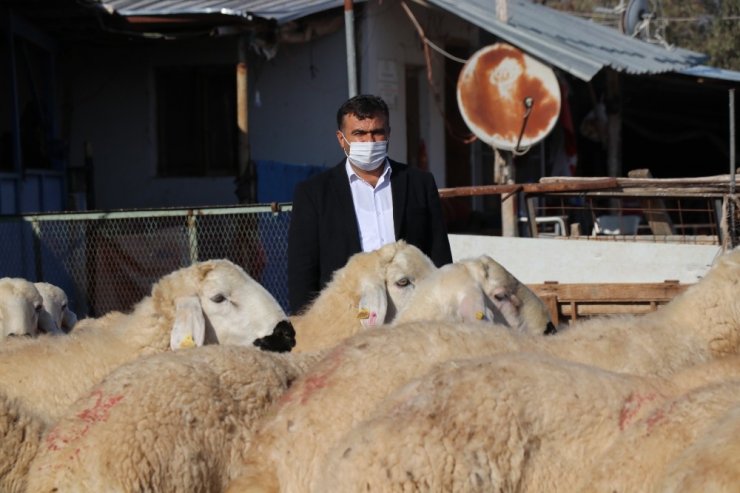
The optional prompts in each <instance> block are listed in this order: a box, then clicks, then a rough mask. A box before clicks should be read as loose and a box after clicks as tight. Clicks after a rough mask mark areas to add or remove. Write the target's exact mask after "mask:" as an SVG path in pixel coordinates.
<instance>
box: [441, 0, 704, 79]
mask: <svg viewBox="0 0 740 493" xmlns="http://www.w3.org/2000/svg"><path fill="white" fill-rule="evenodd" d="M428 1H429V2H430V3H432V4H434V5H436V6H438V7H441V8H443V9H445V10H447V11H449V12H452V13H454V14H456V15H458V16H459V17H461V18H463V19H465V20H466V21H468V22H470V23H472V24H475V25H476V26H478V27H480V28H482V29H485V30H486V31H488V32H490V33H492V34H494V35H496V36H498V37H499V38H501V39H503V40H505V41H506V42H508V43H510V44H512V45H514V46H516V47H518V48H520V49H521V50H523V51H525V52H527V53H528V54H530V55H532V56H535V57H537V58H539V59H540V60H542V61H544V62H545V63H548V64H551V65H554V66H556V67H558V68H560V69H562V70H565V71H566V72H569V73H570V74H572V75H574V76H576V77H578V78H579V79H582V80H584V81H589V80H591V78H593V76H594V75H596V74H597V73H598V72H599V71H600V70H601V69H602V68H604V67H611V68H612V69H614V70H616V71H618V72H626V73H629V74H656V73H662V72H676V71H681V70H683V69H686V68H689V67H692V66H694V65H697V64H699V63H701V62H703V61H705V60H706V58H707V57H706V56H705V55H703V54H701V53H696V52H693V51H688V50H683V49H680V48H673V49H667V48H664V47H663V46H661V45H659V44H654V43H648V42H646V41H641V40H639V39H635V38H632V37H630V36H627V35H625V34H622V33H620V32H619V31H617V30H616V29H612V28H610V27H607V26H603V25H600V24H597V23H595V22H592V21H589V20H586V19H581V18H579V17H575V16H572V15H568V14H565V13H563V12H559V11H557V10H554V9H551V8H548V7H545V6H543V5H540V4H535V3H532V2H531V1H528V0H509V1H508V7H507V11H508V22H506V23H503V22H501V21H499V20H498V19H497V17H496V10H495V5H496V3H495V0H465V1H459V0H428Z"/></svg>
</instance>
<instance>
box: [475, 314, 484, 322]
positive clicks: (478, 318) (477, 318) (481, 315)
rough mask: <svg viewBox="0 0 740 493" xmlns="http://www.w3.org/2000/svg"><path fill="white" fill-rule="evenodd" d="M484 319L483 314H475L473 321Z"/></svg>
mask: <svg viewBox="0 0 740 493" xmlns="http://www.w3.org/2000/svg"><path fill="white" fill-rule="evenodd" d="M484 318H486V314H485V313H483V312H475V319H476V320H483V319H484Z"/></svg>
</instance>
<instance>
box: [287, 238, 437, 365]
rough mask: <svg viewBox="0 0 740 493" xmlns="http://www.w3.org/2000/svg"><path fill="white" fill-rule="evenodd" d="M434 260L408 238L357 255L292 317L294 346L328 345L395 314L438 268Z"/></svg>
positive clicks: (298, 348) (300, 349)
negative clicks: (310, 301) (314, 297)
mask: <svg viewBox="0 0 740 493" xmlns="http://www.w3.org/2000/svg"><path fill="white" fill-rule="evenodd" d="M435 269H436V268H435V266H434V264H433V263H432V261H431V260H430V259H429V257H427V256H426V255H425V254H424V253H423V252H422V251H421V250H419V249H418V248H417V247H415V246H413V245H410V244H408V243H406V242H405V241H403V240H399V241H396V242H395V243H389V244H388V245H385V246H383V247H381V248H379V249H377V250H374V251H372V252H360V253H356V254H354V255H352V256H351V257H350V258H349V260H348V261H347V263H346V264H345V265H344V267H342V268H340V269H338V270H337V271H336V272H334V275H333V276H332V279H331V280H330V281H329V283H328V284H327V285H326V286H325V287H324V288H323V289H322V290H321V292H320V293H319V295H318V297H317V298H316V299H315V300H314V301H313V302H312V303H311V304H310V305H309V306H308V307H307V308H306V309H305V310H304V311H303V312H302V313H300V314H297V315H293V316H291V318H290V320H291V322H292V324H293V327H294V328H295V332H296V345H295V348H293V351H295V352H305V351H314V350H316V349H319V348H325V347H329V346H331V345H333V344H335V343H336V342H337V341H340V340H342V339H344V338H345V337H348V336H350V335H352V334H354V333H357V332H359V331H360V330H362V329H364V328H368V327H375V326H378V325H382V324H384V323H386V322H389V321H390V320H392V319H393V318H394V317H395V316H396V313H397V311H398V310H399V309H401V308H402V307H403V306H405V303H406V302H407V300H408V296H409V294H410V293H411V292H413V290H414V287H415V286H416V284H417V282H418V281H420V280H421V279H423V278H424V277H426V276H428V275H429V274H431V273H432V272H433V271H434V270H435Z"/></svg>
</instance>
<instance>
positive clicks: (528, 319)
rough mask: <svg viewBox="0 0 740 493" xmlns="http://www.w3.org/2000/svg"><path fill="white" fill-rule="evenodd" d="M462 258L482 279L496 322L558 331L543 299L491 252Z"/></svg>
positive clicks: (527, 329)
mask: <svg viewBox="0 0 740 493" xmlns="http://www.w3.org/2000/svg"><path fill="white" fill-rule="evenodd" d="M461 262H462V263H463V264H464V265H465V266H466V268H467V269H468V271H469V272H470V274H471V276H472V277H473V278H474V279H476V280H477V282H478V283H480V286H481V289H482V290H483V292H484V293H485V300H486V306H487V307H488V308H490V310H491V312H492V314H493V320H494V322H497V323H502V324H504V325H507V326H509V327H510V328H512V329H514V330H517V331H520V332H529V333H533V334H539V335H542V334H544V335H550V334H554V333H556V332H557V329H556V328H555V326H554V325H553V324H552V322H551V321H550V315H549V312H548V311H547V307H546V306H545V304H544V303H543V302H542V300H540V299H539V298H538V297H537V295H535V294H534V293H533V292H532V291H531V290H530V289H529V288H528V287H527V286H525V285H524V284H522V283H521V282H520V281H519V279H517V278H516V277H514V275H513V274H511V272H509V271H508V270H506V268H504V266H502V265H501V264H499V263H498V262H496V261H495V260H493V259H492V258H491V257H489V256H488V255H481V256H479V257H477V258H473V259H467V260H463V261H461Z"/></svg>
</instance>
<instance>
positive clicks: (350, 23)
mask: <svg viewBox="0 0 740 493" xmlns="http://www.w3.org/2000/svg"><path fill="white" fill-rule="evenodd" d="M344 33H345V40H346V43H347V83H348V85H349V97H354V96H356V95H357V60H356V56H355V53H356V51H355V15H354V9H353V6H352V0H344Z"/></svg>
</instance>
